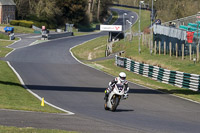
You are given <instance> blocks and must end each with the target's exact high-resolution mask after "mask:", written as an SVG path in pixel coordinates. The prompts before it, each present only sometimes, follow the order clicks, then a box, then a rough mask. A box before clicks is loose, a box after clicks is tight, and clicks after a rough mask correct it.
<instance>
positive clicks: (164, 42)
mask: <svg viewBox="0 0 200 133" xmlns="http://www.w3.org/2000/svg"><path fill="white" fill-rule="evenodd" d="M164 55H166V42H165V41H164Z"/></svg>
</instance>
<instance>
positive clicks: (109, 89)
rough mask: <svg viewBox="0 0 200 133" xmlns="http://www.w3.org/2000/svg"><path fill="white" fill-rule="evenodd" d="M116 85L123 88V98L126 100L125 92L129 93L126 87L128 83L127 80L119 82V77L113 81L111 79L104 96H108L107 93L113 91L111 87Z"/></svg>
mask: <svg viewBox="0 0 200 133" xmlns="http://www.w3.org/2000/svg"><path fill="white" fill-rule="evenodd" d="M115 84H116V85H120V86H123V87H124V98H125V99H126V98H128V94H127V92H128V91H129V87H128V81H127V80H121V79H120V77H116V78H115V79H113V81H111V82H109V86H108V88H107V90H106V95H107V96H108V95H109V93H111V92H112V91H113V87H114V86H115Z"/></svg>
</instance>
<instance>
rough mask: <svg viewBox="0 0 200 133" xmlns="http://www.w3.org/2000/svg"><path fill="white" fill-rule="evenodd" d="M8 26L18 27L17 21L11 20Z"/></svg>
mask: <svg viewBox="0 0 200 133" xmlns="http://www.w3.org/2000/svg"><path fill="white" fill-rule="evenodd" d="M10 24H11V25H14V26H19V20H11V21H10Z"/></svg>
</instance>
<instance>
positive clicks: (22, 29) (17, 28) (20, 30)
mask: <svg viewBox="0 0 200 133" xmlns="http://www.w3.org/2000/svg"><path fill="white" fill-rule="evenodd" d="M0 26H4V27H6V26H9V27H14V33H34V30H33V29H32V28H26V27H21V26H13V25H5V24H0Z"/></svg>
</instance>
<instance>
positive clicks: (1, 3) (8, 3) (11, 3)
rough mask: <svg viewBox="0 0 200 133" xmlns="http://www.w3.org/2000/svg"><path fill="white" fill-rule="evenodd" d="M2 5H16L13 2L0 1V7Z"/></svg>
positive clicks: (7, 0) (9, 0) (11, 0)
mask: <svg viewBox="0 0 200 133" xmlns="http://www.w3.org/2000/svg"><path fill="white" fill-rule="evenodd" d="M2 5H16V4H15V3H14V1H13V0H0V6H2Z"/></svg>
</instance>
